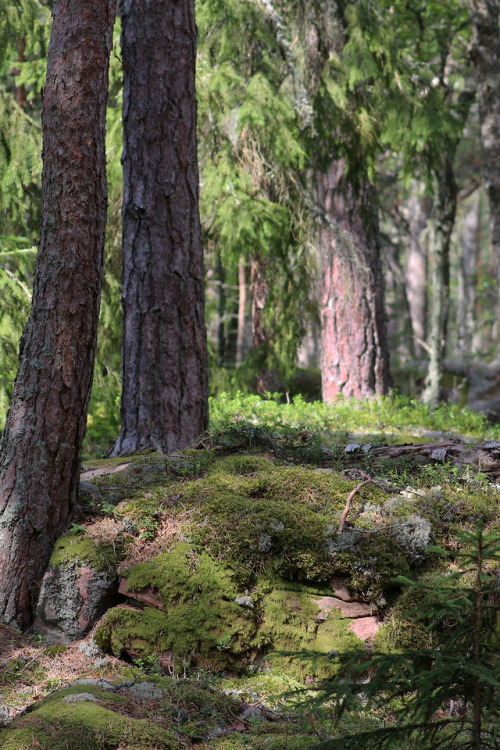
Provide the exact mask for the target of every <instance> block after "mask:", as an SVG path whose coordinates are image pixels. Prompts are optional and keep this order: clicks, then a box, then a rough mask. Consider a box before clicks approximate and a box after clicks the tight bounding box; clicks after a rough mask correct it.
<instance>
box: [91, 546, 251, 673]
mask: <svg viewBox="0 0 500 750" xmlns="http://www.w3.org/2000/svg"><path fill="white" fill-rule="evenodd" d="M127 578H128V582H127V591H128V592H131V596H132V597H133V595H134V593H137V592H141V591H144V590H145V589H151V590H152V591H153V592H154V593H155V595H156V596H157V597H158V600H159V602H160V606H161V607H162V609H156V608H152V607H146V608H145V609H144V611H140V610H131V609H123V608H115V609H112V610H110V611H109V612H108V613H107V615H106V618H105V620H104V623H103V624H102V625H101V626H100V627H99V628H98V630H97V632H96V636H95V637H96V641H97V643H98V644H99V645H100V646H101V648H104V649H107V650H111V651H112V652H113V653H114V654H115V655H119V654H120V653H122V652H128V653H136V654H139V655H140V656H141V657H151V656H153V655H157V654H162V653H163V654H165V653H167V652H173V654H174V655H175V658H177V667H178V669H181V668H182V664H183V663H186V662H189V663H194V664H201V665H203V666H210V667H211V668H212V669H218V670H220V669H224V668H228V667H229V666H231V667H232V668H236V669H237V668H240V667H242V666H244V665H245V663H248V661H249V660H251V658H252V650H253V649H254V636H255V632H256V616H255V613H254V611H253V610H252V608H247V607H242V606H240V605H238V604H237V603H236V599H237V596H238V589H237V587H236V585H235V582H234V579H233V576H232V572H231V571H230V570H229V569H227V568H225V567H224V566H223V565H220V564H219V563H216V562H214V561H213V560H212V559H211V558H210V557H209V556H208V555H207V554H206V553H201V554H199V555H197V554H195V553H194V551H193V549H192V547H191V546H190V545H189V544H187V543H182V544H178V545H176V546H175V547H174V549H173V550H172V551H171V552H168V553H164V554H161V555H158V556H157V557H155V558H154V559H153V560H151V561H149V562H147V563H141V564H139V565H137V566H135V567H134V568H132V570H130V571H128V573H127Z"/></svg>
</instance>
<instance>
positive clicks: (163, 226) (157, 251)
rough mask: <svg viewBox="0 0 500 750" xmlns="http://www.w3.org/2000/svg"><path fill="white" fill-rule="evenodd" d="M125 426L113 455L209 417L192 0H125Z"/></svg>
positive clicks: (188, 436) (180, 436) (194, 433)
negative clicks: (136, 0) (140, 0)
mask: <svg viewBox="0 0 500 750" xmlns="http://www.w3.org/2000/svg"><path fill="white" fill-rule="evenodd" d="M121 14H122V55H123V64H124V90H123V132H124V150H123V181H124V192H123V297H122V307H123V339H122V401H121V418H122V426H121V432H120V436H119V438H118V440H117V442H116V444H115V447H114V450H113V455H119V454H125V453H130V452H131V451H136V450H143V449H145V448H155V449H159V450H164V451H170V450H173V449H174V448H184V447H186V446H188V445H190V444H191V443H192V442H193V441H194V440H195V439H196V438H197V437H199V435H200V434H201V433H202V432H203V431H204V430H205V429H206V427H207V425H208V363H207V342H206V330H205V317H204V316H205V303H204V270H203V249H202V243H201V230H200V218H199V208H198V159H197V141H196V94H195V59H196V27H195V18H194V1H193V0H176V1H175V2H174V0H143V2H135V0H123V2H122V8H121Z"/></svg>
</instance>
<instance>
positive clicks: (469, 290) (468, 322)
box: [457, 192, 481, 357]
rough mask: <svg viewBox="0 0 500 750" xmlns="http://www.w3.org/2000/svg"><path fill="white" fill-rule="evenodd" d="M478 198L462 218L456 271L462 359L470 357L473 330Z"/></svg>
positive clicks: (477, 249)
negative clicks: (463, 220) (458, 259)
mask: <svg viewBox="0 0 500 750" xmlns="http://www.w3.org/2000/svg"><path fill="white" fill-rule="evenodd" d="M480 208H481V197H480V195H479V192H478V193H477V194H476V195H474V197H473V199H472V204H471V206H470V208H469V210H468V211H467V213H466V216H465V226H464V229H463V232H462V238H461V239H462V242H461V245H462V254H461V256H460V265H459V269H458V341H457V343H458V351H459V354H460V355H461V356H465V357H468V356H470V355H471V354H472V348H473V345H472V336H473V333H474V330H475V328H476V325H475V323H476V320H475V312H476V309H475V308H476V282H477V262H478V258H479V216H480Z"/></svg>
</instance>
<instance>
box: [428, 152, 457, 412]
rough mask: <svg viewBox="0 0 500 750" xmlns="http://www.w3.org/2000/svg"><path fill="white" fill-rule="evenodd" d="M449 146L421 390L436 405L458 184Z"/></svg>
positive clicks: (441, 179)
mask: <svg viewBox="0 0 500 750" xmlns="http://www.w3.org/2000/svg"><path fill="white" fill-rule="evenodd" d="M457 144H458V142H456V143H455V148H453V147H452V146H451V147H450V152H451V153H448V154H447V155H446V156H445V159H444V164H443V168H442V171H441V172H440V173H439V174H438V193H437V205H436V208H435V215H434V240H433V244H434V268H433V272H432V308H431V323H430V334H429V357H430V358H429V370H428V373H427V379H426V385H425V389H424V392H423V394H422V400H423V402H424V404H426V405H427V406H430V407H431V408H433V409H434V408H436V407H437V406H438V404H439V398H440V392H441V381H442V376H443V360H444V355H445V349H446V335H447V332H448V308H449V296H450V241H451V233H452V230H453V225H454V223H455V214H456V209H457V184H456V182H455V176H454V173H453V156H454V153H455V150H456V145H457Z"/></svg>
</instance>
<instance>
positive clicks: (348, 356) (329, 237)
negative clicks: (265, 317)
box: [317, 160, 390, 402]
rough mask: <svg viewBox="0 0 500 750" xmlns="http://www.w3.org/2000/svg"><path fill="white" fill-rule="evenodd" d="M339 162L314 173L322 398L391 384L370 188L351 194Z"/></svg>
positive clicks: (360, 394) (382, 389)
mask: <svg viewBox="0 0 500 750" xmlns="http://www.w3.org/2000/svg"><path fill="white" fill-rule="evenodd" d="M344 168H345V164H344V161H343V160H339V161H336V162H333V163H332V164H331V166H330V169H329V170H328V173H327V174H322V173H319V174H318V176H317V184H318V202H319V204H320V205H321V207H322V208H323V209H324V213H325V221H324V222H323V224H322V225H321V227H320V230H319V248H320V257H321V281H320V287H321V292H320V294H321V303H320V305H321V347H322V352H321V376H322V393H323V400H324V401H326V402H329V401H333V400H334V399H335V397H336V396H338V395H340V394H342V395H344V396H347V397H351V396H353V397H356V398H366V397H370V396H374V395H376V394H379V395H381V394H386V393H387V391H388V389H389V386H390V372H389V354H388V348H387V334H386V318H385V310H384V283H383V276H382V268H381V262H380V247H379V237H378V219H377V214H376V210H375V206H374V196H373V188H372V186H371V185H369V184H368V181H366V182H365V183H364V184H363V185H362V187H361V190H360V192H359V195H357V194H355V192H354V189H353V187H352V186H351V185H348V184H345V182H344V180H343V173H344Z"/></svg>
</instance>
